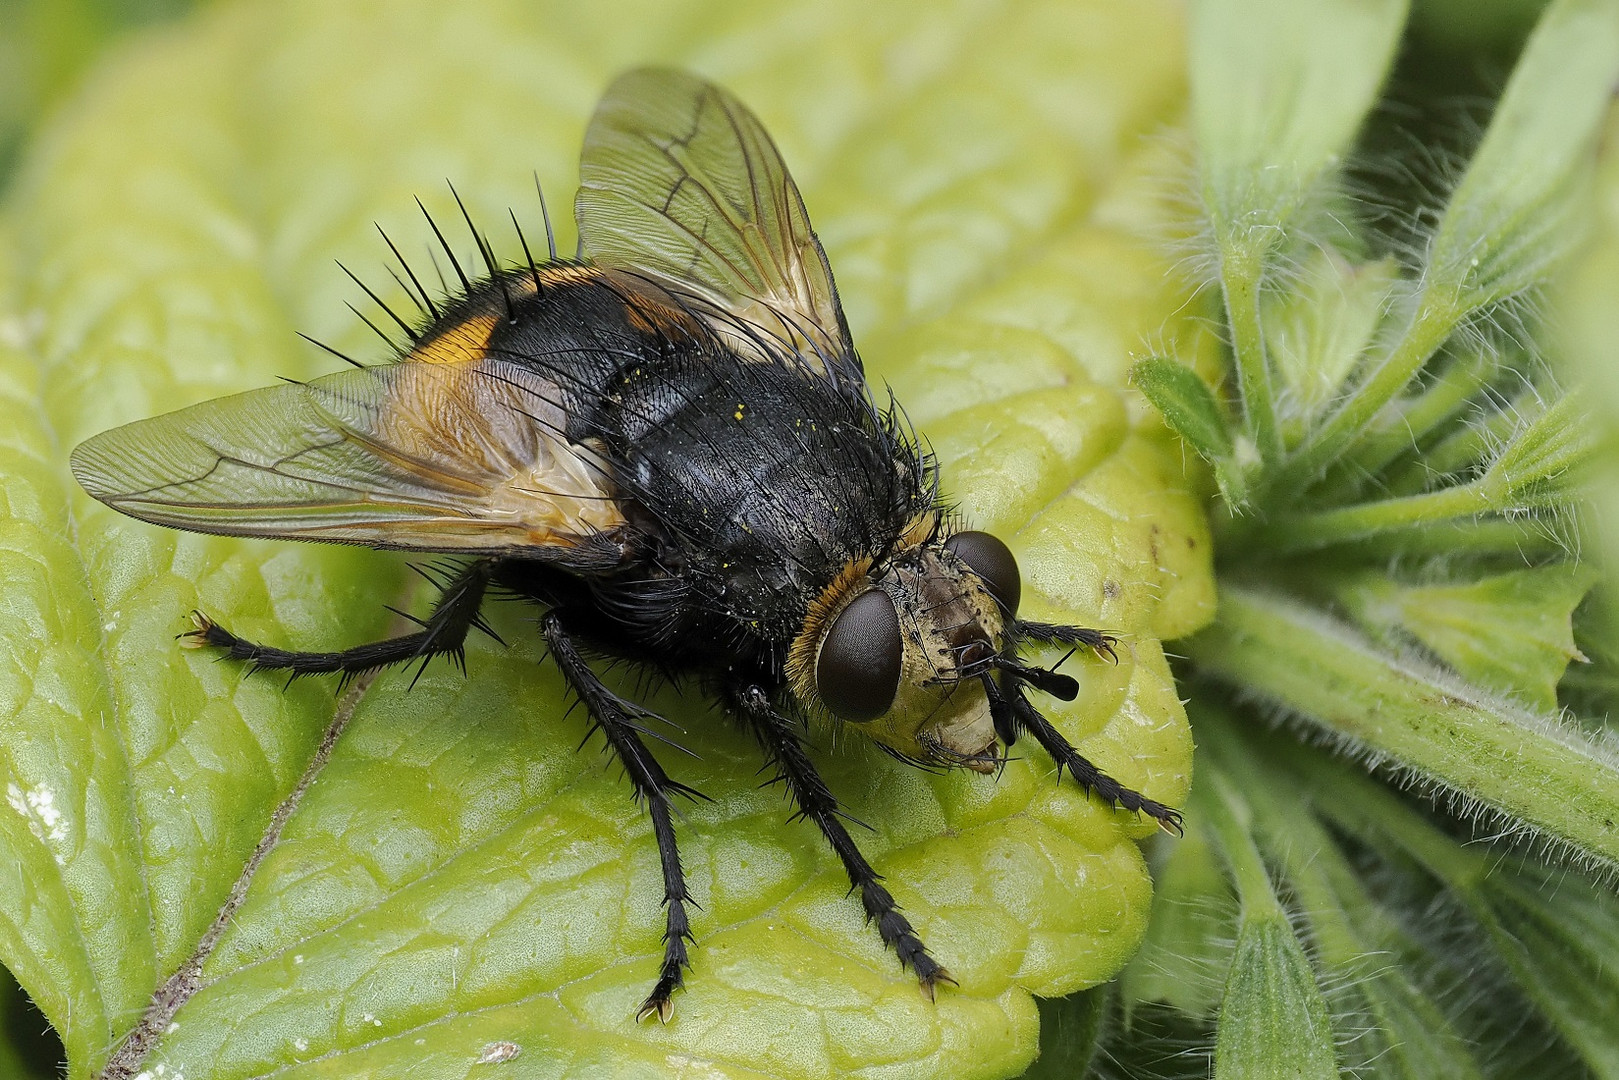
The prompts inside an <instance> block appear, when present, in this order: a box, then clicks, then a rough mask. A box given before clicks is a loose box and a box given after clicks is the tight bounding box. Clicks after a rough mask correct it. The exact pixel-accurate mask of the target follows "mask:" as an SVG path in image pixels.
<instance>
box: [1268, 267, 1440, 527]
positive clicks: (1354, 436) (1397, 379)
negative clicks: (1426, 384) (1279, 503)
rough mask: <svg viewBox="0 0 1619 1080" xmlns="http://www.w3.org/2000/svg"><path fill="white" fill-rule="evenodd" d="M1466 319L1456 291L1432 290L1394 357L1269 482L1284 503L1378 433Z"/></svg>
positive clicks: (1332, 414)
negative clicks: (1379, 423) (1387, 411)
mask: <svg viewBox="0 0 1619 1080" xmlns="http://www.w3.org/2000/svg"><path fill="white" fill-rule="evenodd" d="M1465 313H1466V309H1465V306H1464V305H1463V304H1462V302H1461V298H1460V296H1459V295H1458V293H1457V290H1455V289H1449V288H1446V289H1439V290H1434V289H1430V290H1429V291H1428V292H1426V293H1425V294H1424V295H1423V296H1422V298H1421V299H1420V301H1419V302H1418V307H1417V311H1416V314H1415V315H1414V316H1413V317H1412V320H1411V326H1410V328H1409V329H1407V330H1406V332H1405V333H1404V334H1403V335H1402V336H1401V338H1400V340H1399V342H1398V343H1397V344H1396V345H1395V346H1394V348H1393V349H1392V351H1390V353H1389V354H1388V356H1387V357H1386V358H1385V359H1384V360H1383V362H1382V363H1380V364H1379V365H1378V366H1377V367H1376V368H1375V369H1373V371H1372V372H1371V373H1370V374H1369V375H1367V376H1366V378H1365V379H1364V380H1363V381H1362V382H1361V383H1360V385H1359V386H1357V387H1356V388H1355V390H1354V391H1353V392H1352V393H1351V394H1350V395H1349V397H1348V398H1347V399H1346V400H1345V401H1344V403H1343V405H1341V406H1339V408H1338V409H1337V411H1336V412H1333V413H1330V414H1329V415H1328V416H1327V418H1326V419H1325V420H1324V421H1322V423H1321V426H1320V427H1318V428H1316V429H1315V430H1314V431H1313V432H1311V433H1310V435H1309V436H1307V437H1306V438H1305V440H1304V443H1303V444H1302V445H1301V446H1300V447H1299V448H1298V450H1297V452H1295V453H1294V454H1293V455H1292V456H1291V457H1289V458H1288V459H1287V460H1286V461H1285V462H1283V463H1282V465H1281V467H1280V468H1278V469H1277V470H1276V471H1275V472H1274V473H1273V474H1272V476H1271V477H1269V478H1268V479H1267V481H1266V482H1265V489H1266V490H1267V491H1268V492H1271V493H1273V494H1275V495H1277V496H1279V497H1280V498H1284V499H1285V498H1290V497H1294V496H1297V495H1298V494H1300V493H1302V492H1304V491H1306V490H1308V489H1309V488H1310V487H1311V486H1312V485H1314V484H1315V483H1316V481H1318V480H1319V479H1321V477H1322V476H1323V475H1325V473H1326V471H1327V469H1328V467H1329V466H1330V465H1331V464H1332V463H1333V462H1334V461H1336V460H1338V458H1339V457H1341V456H1342V455H1343V454H1344V452H1345V451H1346V450H1347V449H1348V448H1349V447H1350V446H1351V445H1352V444H1354V443H1355V442H1356V441H1357V440H1359V439H1361V438H1362V437H1364V436H1365V435H1366V434H1367V433H1368V431H1369V430H1370V429H1371V428H1372V425H1373V423H1374V421H1376V420H1377V418H1378V414H1379V413H1381V412H1382V411H1383V409H1384V408H1385V407H1386V406H1387V405H1388V404H1389V403H1390V402H1391V401H1393V400H1394V399H1395V398H1396V397H1398V396H1399V394H1400V392H1401V391H1403V390H1404V389H1405V388H1406V387H1407V386H1409V385H1410V384H1411V381H1412V380H1413V379H1415V378H1416V376H1417V373H1418V372H1420V371H1421V370H1422V368H1423V365H1425V364H1427V362H1428V361H1429V360H1430V359H1431V358H1432V357H1433V355H1434V354H1435V353H1436V352H1438V351H1439V349H1440V347H1441V346H1443V345H1444V343H1445V341H1446V339H1448V338H1449V337H1450V335H1451V332H1452V331H1453V330H1455V329H1456V325H1457V323H1458V322H1460V321H1461V319H1462V317H1463V315H1464V314H1465Z"/></svg>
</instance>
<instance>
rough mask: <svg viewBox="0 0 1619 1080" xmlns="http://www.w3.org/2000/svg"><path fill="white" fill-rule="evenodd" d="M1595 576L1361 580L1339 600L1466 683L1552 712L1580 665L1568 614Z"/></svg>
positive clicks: (1589, 572)
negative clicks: (1407, 639)
mask: <svg viewBox="0 0 1619 1080" xmlns="http://www.w3.org/2000/svg"><path fill="white" fill-rule="evenodd" d="M1597 577H1598V574H1597V571H1596V570H1595V569H1594V568H1592V567H1589V566H1581V565H1578V564H1575V563H1554V564H1552V565H1550V566H1540V567H1535V568H1533V569H1530V570H1514V571H1510V572H1508V573H1505V574H1494V575H1491V576H1489V577H1485V578H1481V579H1479V580H1477V581H1464V582H1447V583H1436V584H1426V585H1413V584H1408V583H1401V582H1399V581H1395V580H1393V579H1391V578H1387V577H1383V576H1380V575H1366V576H1359V577H1356V578H1354V579H1353V580H1351V581H1348V582H1345V583H1344V584H1343V585H1341V586H1340V587H1339V588H1338V589H1337V595H1338V596H1339V598H1340V599H1341V600H1343V601H1344V602H1345V603H1346V604H1348V605H1349V607H1350V610H1351V611H1352V612H1354V614H1355V616H1356V618H1357V620H1358V621H1359V622H1361V623H1362V624H1364V625H1369V626H1371V627H1373V628H1377V629H1386V628H1389V627H1398V628H1399V629H1402V630H1404V631H1405V632H1407V633H1409V634H1410V635H1412V636H1413V637H1415V638H1416V639H1417V640H1418V641H1420V642H1422V644H1424V645H1426V646H1427V647H1428V648H1429V649H1431V650H1432V651H1433V652H1434V654H1435V655H1437V656H1438V657H1439V658H1440V659H1441V660H1443V661H1444V662H1445V663H1446V664H1448V665H1449V666H1450V667H1451V668H1453V669H1455V670H1456V672H1457V673H1459V674H1461V675H1462V676H1464V677H1465V678H1467V679H1468V680H1470V681H1473V682H1476V683H1478V684H1479V685H1480V686H1486V687H1490V688H1491V689H1494V690H1498V691H1500V692H1502V693H1503V694H1505V695H1506V696H1508V697H1515V698H1518V699H1521V700H1522V701H1524V702H1525V703H1526V704H1528V705H1530V706H1532V707H1534V708H1537V709H1540V710H1541V711H1543V712H1548V713H1550V712H1555V711H1556V709H1557V684H1558V682H1559V681H1560V680H1561V679H1562V677H1563V672H1564V671H1565V670H1566V669H1567V668H1568V664H1569V661H1570V660H1582V659H1584V657H1582V656H1581V655H1580V651H1579V649H1577V648H1575V646H1574V618H1573V617H1574V609H1575V608H1576V607H1577V606H1579V603H1580V601H1581V600H1583V599H1585V594H1586V593H1588V592H1590V591H1591V587H1592V586H1593V585H1595V584H1596V580H1597Z"/></svg>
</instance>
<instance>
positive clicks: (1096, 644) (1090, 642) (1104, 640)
mask: <svg viewBox="0 0 1619 1080" xmlns="http://www.w3.org/2000/svg"><path fill="white" fill-rule="evenodd" d="M1009 630H1010V634H1011V636H1012V638H1013V639H1014V640H1021V641H1038V642H1040V643H1041V644H1043V645H1084V646H1086V647H1087V648H1089V649H1090V650H1091V651H1092V652H1094V653H1096V654H1097V655H1098V656H1105V657H1107V658H1108V659H1109V660H1117V659H1118V655H1117V654H1116V653H1115V652H1114V651H1113V646H1115V645H1117V644H1118V643H1119V639H1118V638H1116V637H1114V636H1113V635H1112V634H1106V633H1103V632H1102V631H1100V630H1087V629H1085V628H1084V627H1082V626H1058V625H1056V624H1054V623H1040V622H1025V621H1023V620H1021V619H1019V620H1018V621H1017V622H1014V623H1013V624H1012V625H1011V627H1009Z"/></svg>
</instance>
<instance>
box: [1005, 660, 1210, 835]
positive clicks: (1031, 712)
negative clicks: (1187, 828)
mask: <svg viewBox="0 0 1619 1080" xmlns="http://www.w3.org/2000/svg"><path fill="white" fill-rule="evenodd" d="M1005 682H1006V684H1005V685H1000V684H998V683H997V682H996V680H995V677H994V676H992V675H985V676H984V677H983V683H984V691H985V693H987V694H988V695H989V710H990V717H991V718H992V719H993V720H994V721H995V733H996V734H997V735H999V736H1000V738H1001V742H1003V743H1005V744H1006V745H1007V746H1011V745H1012V743H1013V742H1014V741H1015V740H1016V739H1017V737H1018V735H1020V734H1021V733H1022V732H1024V731H1027V732H1028V733H1029V734H1031V735H1033V736H1034V738H1035V741H1037V742H1038V743H1039V744H1040V745H1041V746H1043V747H1045V748H1046V753H1048V754H1050V755H1051V760H1052V761H1055V762H1056V763H1057V775H1058V776H1059V777H1061V776H1062V771H1063V770H1064V769H1067V770H1068V771H1069V772H1070V773H1072V774H1073V777H1074V779H1075V780H1077V781H1079V786H1080V787H1082V788H1084V789H1085V790H1086V791H1090V792H1094V793H1095V794H1096V795H1097V796H1098V797H1099V798H1101V799H1102V800H1104V801H1105V802H1107V803H1108V804H1109V805H1110V806H1122V807H1124V808H1125V809H1126V810H1132V811H1135V812H1136V813H1139V814H1146V815H1147V816H1148V817H1150V818H1152V819H1153V820H1154V821H1156V822H1158V825H1159V827H1160V828H1162V829H1163V830H1164V831H1165V832H1172V833H1174V834H1175V835H1177V836H1180V835H1182V833H1183V830H1182V828H1181V814H1180V811H1179V810H1175V809H1172V808H1171V807H1168V806H1165V805H1164V804H1163V803H1161V802H1158V801H1156V800H1154V799H1149V798H1147V797H1146V796H1145V795H1143V794H1141V792H1139V791H1136V790H1134V789H1132V788H1127V787H1125V786H1124V785H1123V784H1121V783H1119V782H1118V781H1117V780H1115V779H1113V778H1112V777H1111V776H1109V775H1108V774H1107V773H1105V772H1103V771H1102V770H1101V769H1099V768H1097V767H1096V766H1095V765H1093V764H1091V762H1090V761H1089V759H1087V758H1086V757H1085V756H1084V755H1082V754H1081V753H1080V752H1079V751H1077V750H1075V749H1074V748H1073V745H1072V744H1070V743H1069V741H1068V740H1067V739H1065V738H1063V736H1062V732H1060V731H1058V730H1057V729H1056V728H1054V727H1052V726H1051V721H1050V720H1047V719H1046V718H1045V717H1044V716H1041V715H1040V713H1039V711H1038V710H1037V709H1035V707H1034V706H1033V705H1030V704H1029V699H1028V698H1026V697H1024V696H1023V688H1022V687H1021V686H1020V685H1018V679H1017V678H1016V677H1015V676H1012V677H1008V678H1006V680H1005Z"/></svg>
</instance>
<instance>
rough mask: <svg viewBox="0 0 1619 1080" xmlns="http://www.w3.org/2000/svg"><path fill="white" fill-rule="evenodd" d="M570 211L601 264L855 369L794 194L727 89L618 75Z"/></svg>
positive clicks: (833, 294) (824, 266) (832, 292)
mask: <svg viewBox="0 0 1619 1080" xmlns="http://www.w3.org/2000/svg"><path fill="white" fill-rule="evenodd" d="M575 211H576V213H577V215H578V219H579V234H580V237H581V238H582V240H583V243H584V250H585V253H586V254H587V255H589V256H590V257H591V258H592V259H593V260H595V261H596V262H597V263H599V264H601V265H603V266H607V267H616V268H620V269H624V270H629V271H635V272H640V273H643V274H652V275H655V276H657V277H659V278H662V279H665V280H664V282H663V283H664V284H666V285H672V287H673V288H674V289H675V290H676V291H679V290H680V289H681V288H684V289H687V290H691V289H695V290H697V291H698V292H699V293H700V295H701V296H702V298H703V299H704V300H706V301H708V302H709V303H711V304H713V305H715V306H716V307H717V308H718V309H719V311H720V312H721V313H722V314H723V315H726V316H730V317H732V318H735V319H740V320H742V321H743V325H745V326H752V327H755V328H758V329H761V330H764V331H765V332H767V333H772V334H774V335H776V336H777V337H781V338H785V339H786V340H787V341H788V342H789V343H790V344H792V345H793V346H795V347H797V348H800V349H801V350H806V351H807V353H808V354H809V355H811V356H813V357H816V358H819V359H820V360H821V361H822V362H823V363H824V366H825V367H827V368H829V369H830V368H832V367H834V366H835V367H839V368H842V369H844V370H850V371H852V372H853V373H854V374H856V375H859V374H860V366H859V363H860V362H859V359H858V358H857V357H856V356H855V352H854V347H853V345H852V343H851V342H850V339H849V328H848V325H847V324H846V323H845V321H844V318H843V310H842V308H841V307H840V305H839V304H838V290H837V286H836V285H835V284H834V283H833V281H832V268H831V266H830V265H829V264H828V263H827V261H826V253H825V252H824V251H822V250H821V244H820V241H819V240H817V239H816V238H815V233H814V231H813V230H812V229H811V228H810V221H809V215H808V214H807V213H806V212H805V210H804V200H803V199H802V198H801V197H800V196H799V194H798V186H797V185H796V184H794V183H793V178H792V176H791V175H790V174H789V173H788V172H787V166H786V164H785V163H783V161H782V160H781V154H780V152H779V151H777V149H776V146H775V144H774V143H773V142H771V140H770V136H769V134H768V133H766V131H765V129H764V126H763V125H762V124H760V123H759V120H758V118H757V117H755V116H754V115H753V114H752V113H751V112H749V111H748V109H747V107H746V106H745V105H743V104H742V103H741V102H740V101H738V100H737V99H736V98H735V97H733V96H732V95H731V94H730V93H728V92H727V91H725V90H723V89H721V88H720V87H718V86H715V85H713V84H712V83H708V82H705V81H703V80H702V79H699V78H697V77H695V76H693V75H689V74H686V73H684V72H679V71H671V70H666V69H662V68H643V69H639V70H636V71H631V72H628V73H626V74H624V75H621V76H619V77H618V79H617V80H615V81H614V82H613V85H612V86H610V87H608V89H607V93H606V94H605V95H604V96H603V97H602V100H601V103H600V104H599V105H598V106H597V107H596V114H595V116H594V117H593V118H592V119H591V121H590V129H589V130H588V131H587V132H586V133H585V146H584V151H583V154H582V156H581V158H580V163H579V195H578V199H577V201H576V203H575ZM724 321H725V320H724V319H723V318H722V319H720V320H718V323H719V324H720V325H717V327H716V328H717V329H720V330H721V331H722V332H723V331H724V330H725V329H726V327H725V326H724V325H723V323H724Z"/></svg>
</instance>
